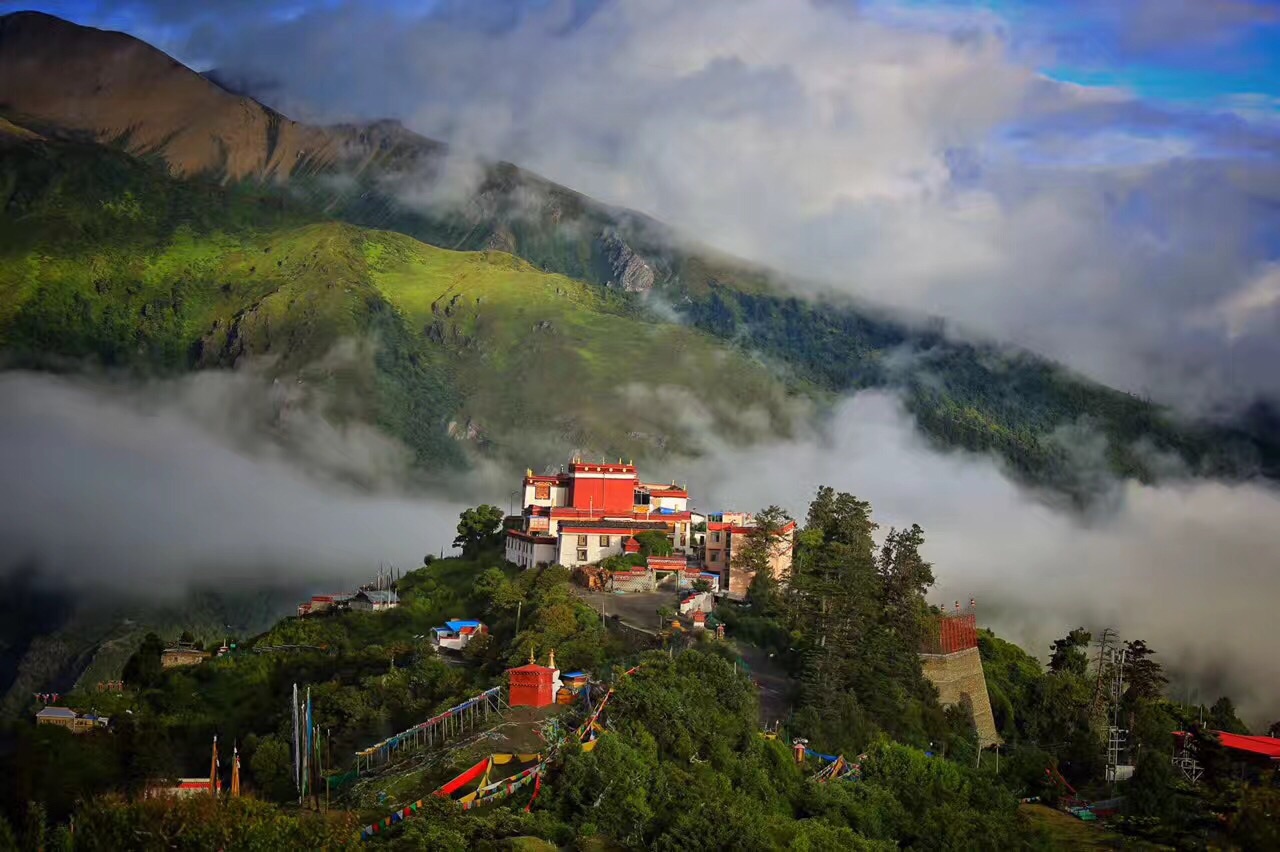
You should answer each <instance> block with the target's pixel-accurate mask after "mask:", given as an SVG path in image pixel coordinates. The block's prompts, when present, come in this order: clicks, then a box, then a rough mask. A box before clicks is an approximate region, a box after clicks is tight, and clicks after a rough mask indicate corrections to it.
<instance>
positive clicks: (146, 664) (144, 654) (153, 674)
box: [122, 633, 164, 688]
mask: <svg viewBox="0 0 1280 852" xmlns="http://www.w3.org/2000/svg"><path fill="white" fill-rule="evenodd" d="M163 653H164V640H163V639H161V638H160V637H159V636H157V635H156V634H154V633H148V634H147V635H146V636H144V637H142V645H141V647H139V648H138V650H137V651H135V652H134V653H133V656H131V657H130V658H129V660H128V661H127V662H126V663H125V664H124V672H123V674H122V676H123V678H124V682H125V683H126V684H127V685H129V686H132V687H137V688H145V687H149V686H154V685H155V684H156V683H157V682H159V680H160V675H161V673H162V672H163V671H164V667H163V666H161V665H160V655H161V654H163Z"/></svg>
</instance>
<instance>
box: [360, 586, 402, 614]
mask: <svg viewBox="0 0 1280 852" xmlns="http://www.w3.org/2000/svg"><path fill="white" fill-rule="evenodd" d="M347 605H348V606H349V607H351V609H354V610H356V611H358V612H381V611H382V610H387V609H393V608H395V607H398V606H400V598H399V597H398V596H397V595H396V593H395V592H393V591H388V590H386V589H361V590H360V591H358V592H356V593H355V595H353V596H352V598H351V600H350V601H349V602H348V604H347Z"/></svg>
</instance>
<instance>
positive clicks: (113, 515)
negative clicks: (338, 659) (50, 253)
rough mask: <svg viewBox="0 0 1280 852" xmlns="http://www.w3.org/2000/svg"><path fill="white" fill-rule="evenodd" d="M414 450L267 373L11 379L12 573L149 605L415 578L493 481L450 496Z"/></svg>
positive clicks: (4, 541) (460, 482)
mask: <svg viewBox="0 0 1280 852" xmlns="http://www.w3.org/2000/svg"><path fill="white" fill-rule="evenodd" d="M409 458H410V456H409V454H408V453H407V451H405V450H404V448H403V447H402V446H400V445H399V444H398V443H397V442H396V441H395V440H394V439H392V438H389V437H387V436H386V435H384V434H382V433H380V432H378V431H377V430H376V429H374V428H373V427H371V426H367V425H364V424H360V423H352V424H347V425H339V424H336V423H335V422H332V421H330V420H329V419H327V418H326V416H325V415H324V413H323V410H322V407H321V406H320V405H319V404H318V401H317V400H316V399H315V398H312V399H311V400H310V401H306V400H299V399H297V398H296V395H295V394H292V393H291V392H289V391H286V390H285V389H282V388H281V386H280V385H279V383H273V382H271V381H270V380H267V379H265V378H264V376H263V375H261V374H258V373H255V372H252V371H243V372H234V373H233V372H206V373H201V374H198V375H193V376H189V377H184V378H180V379H172V380H164V381H155V382H150V383H146V384H137V383H124V382H108V381H105V380H102V379H97V380H94V379H86V378H78V379H72V378H62V377H54V376H48V375H36V374H28V373H5V374H0V472H2V473H0V480H2V482H3V486H2V487H0V554H2V557H0V558H2V559H3V561H4V563H5V564H4V565H2V566H0V567H9V566H11V565H14V564H19V563H26V564H32V565H34V566H36V568H37V569H38V571H39V575H40V576H41V577H43V578H45V579H46V580H51V581H54V582H56V583H58V584H59V585H61V586H63V587H64V588H75V589H80V590H85V591H88V590H92V589H94V588H106V589H110V590H112V591H116V592H122V593H127V594H140V595H144V596H151V597H158V596H171V595H177V594H180V593H182V592H184V591H186V590H188V589H189V588H192V587H195V586H200V587H208V586H220V587H224V588H227V587H250V586H265V585H280V584H282V583H285V582H297V583H299V584H303V583H314V584H318V585H326V584H327V585H333V586H336V587H337V588H338V589H346V588H354V587H355V586H356V585H358V584H359V583H362V582H366V581H369V580H370V579H372V578H373V576H374V575H375V574H376V572H377V570H378V567H379V565H380V564H384V565H385V564H394V565H395V566H396V567H397V568H399V569H400V570H402V571H404V570H411V569H413V568H416V567H419V566H421V565H422V560H423V556H424V555H425V554H427V553H436V554H438V553H439V552H440V550H441V548H442V547H443V548H445V549H446V551H447V550H448V549H449V546H450V544H451V542H452V541H453V535H454V526H455V525H456V524H457V516H458V512H459V511H461V509H462V508H463V506H464V505H466V500H467V498H468V497H470V496H472V495H471V494H470V493H469V491H468V489H469V488H472V487H475V488H477V489H479V490H482V486H479V485H477V483H478V482H479V481H480V477H479V476H474V477H464V476H457V477H455V478H454V479H453V481H451V482H450V487H449V490H445V489H444V488H443V482H439V483H432V482H422V481H418V480H414V479H412V478H410V476H409V473H408V470H409V468H408V459H409ZM433 484H434V485H436V486H438V487H439V490H438V491H436V492H434V493H433V492H432V491H431V490H429V489H430V488H431V486H432V485H433ZM503 493H505V492H503Z"/></svg>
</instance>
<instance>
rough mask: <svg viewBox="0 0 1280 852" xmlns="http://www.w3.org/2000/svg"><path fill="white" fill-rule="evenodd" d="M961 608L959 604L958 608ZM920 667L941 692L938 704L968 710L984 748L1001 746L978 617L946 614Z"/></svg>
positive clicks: (927, 643)
mask: <svg viewBox="0 0 1280 852" xmlns="http://www.w3.org/2000/svg"><path fill="white" fill-rule="evenodd" d="M957 606H958V604H957ZM923 650H924V653H921V654H920V666H921V668H922V669H923V670H924V676H925V677H926V678H927V679H928V680H929V682H930V683H932V684H933V685H934V687H935V688H936V689H937V690H938V703H939V704H941V705H943V706H944V707H945V706H949V705H959V706H961V707H963V708H965V709H966V710H967V711H968V712H969V715H970V718H971V719H972V720H973V727H974V729H975V730H976V731H977V733H978V745H979V747H981V748H986V747H987V746H992V745H998V744H999V743H1000V742H1001V739H1000V734H999V732H997V731H996V721H995V717H994V716H993V715H992V713H991V698H990V696H989V695H988V694H987V679H986V675H985V674H983V671H982V657H981V655H980V654H979V652H978V630H977V614H976V613H974V612H972V611H970V612H967V613H961V612H956V613H955V614H947V613H943V614H942V615H941V617H940V618H939V619H938V624H937V626H936V629H935V630H934V631H933V632H932V633H931V634H930V635H929V636H927V637H926V639H925V641H924V648H923Z"/></svg>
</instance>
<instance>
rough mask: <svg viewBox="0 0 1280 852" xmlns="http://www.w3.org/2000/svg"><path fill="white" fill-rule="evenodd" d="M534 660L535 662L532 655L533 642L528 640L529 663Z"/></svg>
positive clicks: (532, 662) (531, 663)
mask: <svg viewBox="0 0 1280 852" xmlns="http://www.w3.org/2000/svg"><path fill="white" fill-rule="evenodd" d="M534 662H536V660H535V659H534V656H533V643H532V642H530V643H529V665H533V664H534Z"/></svg>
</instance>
